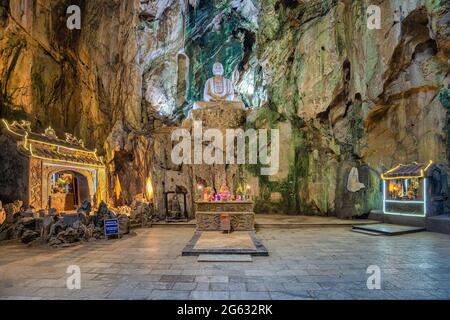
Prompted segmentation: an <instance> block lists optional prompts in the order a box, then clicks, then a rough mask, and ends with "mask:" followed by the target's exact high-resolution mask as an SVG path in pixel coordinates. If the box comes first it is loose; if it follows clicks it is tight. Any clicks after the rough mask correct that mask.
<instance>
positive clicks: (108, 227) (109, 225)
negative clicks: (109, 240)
mask: <svg viewBox="0 0 450 320" xmlns="http://www.w3.org/2000/svg"><path fill="white" fill-rule="evenodd" d="M103 223H104V226H105V236H106V237H108V236H117V235H119V220H117V219H108V220H104V221H103Z"/></svg>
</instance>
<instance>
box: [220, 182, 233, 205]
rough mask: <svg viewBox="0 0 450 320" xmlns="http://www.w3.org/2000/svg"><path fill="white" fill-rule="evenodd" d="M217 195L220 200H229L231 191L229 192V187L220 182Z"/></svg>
mask: <svg viewBox="0 0 450 320" xmlns="http://www.w3.org/2000/svg"><path fill="white" fill-rule="evenodd" d="M219 195H220V200H221V201H229V200H230V198H231V192H230V189H229V188H228V186H227V185H226V184H225V183H224V184H222V186H221V187H220V190H219Z"/></svg>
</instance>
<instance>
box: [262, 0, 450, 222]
mask: <svg viewBox="0 0 450 320" xmlns="http://www.w3.org/2000/svg"><path fill="white" fill-rule="evenodd" d="M370 4H373V3H372V2H371V1H264V2H262V4H261V10H262V15H261V21H260V30H259V33H258V47H257V50H258V58H259V59H260V61H261V64H262V65H264V66H266V68H265V71H264V72H265V73H266V77H267V78H268V79H269V83H268V88H269V89H268V91H269V93H268V95H269V99H268V103H267V105H266V106H265V107H264V108H261V109H260V111H259V112H261V113H265V114H266V116H264V117H265V118H266V119H276V120H275V121H272V126H273V127H280V126H284V127H289V128H290V129H289V130H285V131H286V132H289V133H288V134H285V139H284V141H286V140H287V141H290V147H289V149H290V153H289V157H284V158H281V160H282V162H283V161H284V162H285V164H284V165H283V164H282V165H281V168H284V169H283V170H284V172H283V173H282V174H279V175H278V176H274V177H271V178H270V179H268V181H261V179H260V186H259V189H266V190H268V191H267V192H266V193H265V194H261V199H260V201H259V205H260V207H261V210H262V211H268V210H272V211H273V210H274V209H275V208H273V206H274V203H273V201H270V195H271V192H272V193H273V191H275V192H276V193H281V195H282V196H281V200H280V201H279V205H277V206H276V207H278V208H280V210H281V211H288V212H292V213H295V212H307V213H316V214H324V215H326V214H336V215H338V216H340V217H346V216H352V215H359V214H363V213H366V212H368V210H370V209H371V208H376V207H379V206H380V205H381V201H380V191H381V189H380V182H379V178H378V177H379V174H380V173H381V172H382V171H383V170H385V169H387V168H389V167H391V166H392V165H395V164H397V163H406V162H411V161H428V160H429V159H432V160H434V161H437V162H442V163H447V162H448V155H447V150H448V144H447V140H446V139H447V138H446V137H447V116H446V113H447V110H446V109H445V108H444V107H443V105H442V104H441V103H440V101H439V96H440V95H441V94H440V93H442V92H446V91H447V90H448V84H449V76H448V72H449V61H448V56H449V54H448V37H449V34H448V27H449V24H448V20H449V5H448V4H446V3H445V2H439V1H438V2H436V1H409V2H408V3H407V5H405V3H404V1H382V2H381V1H379V2H377V3H376V4H378V5H379V6H380V7H381V12H382V19H381V21H382V28H381V30H369V29H368V28H367V27H366V10H367V7H368V6H369V5H370ZM269 114H270V116H268V115H269ZM282 132H283V131H282ZM285 148H286V147H285ZM353 166H355V167H358V168H359V169H360V179H361V181H362V182H363V183H364V184H365V185H366V188H365V189H364V190H363V191H360V192H358V193H355V194H351V193H349V192H347V191H346V188H345V186H346V179H347V177H348V173H349V171H350V168H351V167H353ZM261 183H262V184H263V185H264V186H263V188H261ZM278 198H280V197H279V196H278ZM288 199H290V201H291V203H289V205H288V208H286V201H287V200H288ZM293 200H295V201H293Z"/></svg>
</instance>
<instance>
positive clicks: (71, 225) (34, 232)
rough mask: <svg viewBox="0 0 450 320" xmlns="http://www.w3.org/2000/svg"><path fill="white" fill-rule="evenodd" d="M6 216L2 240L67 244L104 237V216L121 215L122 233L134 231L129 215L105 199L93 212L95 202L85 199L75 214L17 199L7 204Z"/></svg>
mask: <svg viewBox="0 0 450 320" xmlns="http://www.w3.org/2000/svg"><path fill="white" fill-rule="evenodd" d="M3 210H4V211H5V214H6V218H5V221H4V223H3V224H1V226H0V241H1V240H9V239H20V240H21V241H22V242H23V243H25V244H31V243H42V244H43V243H48V244H49V245H52V246H56V245H63V244H69V243H74V242H80V241H90V240H93V239H101V238H104V231H103V228H104V220H105V219H118V221H119V236H122V235H124V234H128V233H129V231H130V219H129V218H128V216H127V215H125V214H121V213H115V212H114V211H113V210H110V209H109V208H108V206H107V205H106V203H104V202H102V203H101V204H100V206H99V208H98V210H97V211H96V212H95V213H94V214H93V215H91V210H92V206H91V204H90V203H89V202H87V201H85V202H83V204H82V205H81V207H80V208H79V209H78V212H77V213H75V214H58V213H57V212H56V211H55V210H52V209H51V210H49V211H48V212H45V211H39V212H35V211H34V210H33V208H24V207H23V205H22V202H20V201H16V202H14V203H12V204H8V205H5V206H4V208H3Z"/></svg>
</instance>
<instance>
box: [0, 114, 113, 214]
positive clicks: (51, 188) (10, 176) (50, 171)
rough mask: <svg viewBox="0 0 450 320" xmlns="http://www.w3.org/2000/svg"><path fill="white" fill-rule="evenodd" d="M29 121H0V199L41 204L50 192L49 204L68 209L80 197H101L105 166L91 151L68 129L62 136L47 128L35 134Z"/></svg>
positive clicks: (104, 189) (96, 199)
mask: <svg viewBox="0 0 450 320" xmlns="http://www.w3.org/2000/svg"><path fill="white" fill-rule="evenodd" d="M30 126H31V123H30V122H27V121H22V122H20V123H19V122H12V123H8V122H7V121H6V120H1V127H2V131H1V133H2V134H1V135H0V145H1V146H2V149H3V150H4V151H5V152H4V153H3V154H2V155H0V158H1V159H0V161H1V162H2V163H3V165H0V175H1V176H3V178H0V179H2V180H4V181H0V182H1V183H0V185H2V186H1V187H0V199H4V201H11V200H12V201H13V200H18V199H19V200H23V201H24V204H25V205H30V206H33V207H34V208H36V209H45V208H48V204H49V199H50V197H51V198H52V201H51V203H52V207H54V208H56V209H59V210H61V211H63V210H67V211H70V210H74V209H75V207H77V206H79V205H80V204H81V202H83V201H84V200H88V201H91V202H92V203H94V202H95V203H98V202H99V201H101V200H106V199H107V187H106V169H105V165H104V164H103V162H102V159H101V158H99V157H98V156H97V154H96V151H95V150H89V149H87V148H86V147H85V146H84V144H83V141H82V140H79V139H77V138H75V137H74V136H72V135H71V134H67V133H66V137H65V140H62V139H59V138H58V137H57V135H56V133H55V131H54V130H53V129H52V128H51V127H49V128H48V129H46V130H45V133H43V134H38V133H34V132H32V131H31V128H30ZM69 176H71V177H72V178H71V179H70V178H68V177H69ZM57 179H59V180H57ZM64 179H66V180H64ZM69 180H70V182H69Z"/></svg>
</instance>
